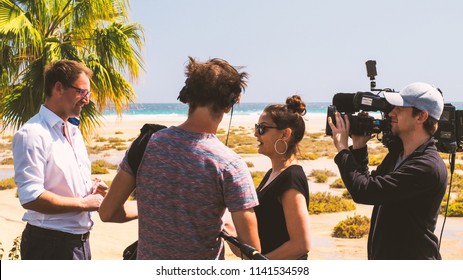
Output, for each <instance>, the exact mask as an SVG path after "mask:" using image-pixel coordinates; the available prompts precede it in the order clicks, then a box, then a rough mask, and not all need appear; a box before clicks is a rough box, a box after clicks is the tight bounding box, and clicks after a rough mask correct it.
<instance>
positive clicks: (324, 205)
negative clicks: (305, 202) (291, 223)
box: [309, 192, 355, 214]
mask: <svg viewBox="0 0 463 280" xmlns="http://www.w3.org/2000/svg"><path fill="white" fill-rule="evenodd" d="M352 210H355V204H354V202H352V201H351V200H348V199H345V198H342V197H340V196H335V195H331V194H330V193H328V192H317V193H315V194H310V203H309V214H321V213H335V212H343V211H352Z"/></svg>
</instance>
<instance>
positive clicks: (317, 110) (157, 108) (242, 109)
mask: <svg viewBox="0 0 463 280" xmlns="http://www.w3.org/2000/svg"><path fill="white" fill-rule="evenodd" d="M330 104H331V103H330V102H313V103H306V106H307V113H309V114H326V110H327V107H328V106H329V105H330ZM267 105H269V104H268V103H239V104H236V105H235V107H234V109H233V110H234V112H233V114H236V115H256V116H258V115H260V113H262V110H263V109H264V108H265V107H266V106H267ZM452 105H454V106H455V107H456V109H457V110H463V102H452ZM187 113H188V106H187V105H186V104H183V103H180V102H179V103H135V104H131V105H129V108H128V109H126V110H124V112H123V115H125V116H134V117H136V116H143V115H157V116H184V115H187ZM103 115H105V116H111V115H116V112H115V110H114V109H107V110H105V111H104V112H103Z"/></svg>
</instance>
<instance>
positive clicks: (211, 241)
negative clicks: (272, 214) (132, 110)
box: [121, 127, 258, 259]
mask: <svg viewBox="0 0 463 280" xmlns="http://www.w3.org/2000/svg"><path fill="white" fill-rule="evenodd" d="M121 168H122V169H123V170H125V171H127V172H129V173H132V172H131V170H130V167H129V165H128V163H127V157H125V158H124V160H123V162H122V163H121ZM136 180H137V188H136V191H137V203H138V219H139V221H138V224H139V231H138V232H139V243H138V252H137V258H138V259H221V258H223V252H222V251H223V250H222V247H223V245H222V241H221V239H220V238H218V235H219V233H220V231H221V230H222V227H223V223H222V219H221V217H222V215H223V213H224V211H225V208H228V209H229V211H230V212H235V211H239V210H244V209H249V208H252V207H254V206H257V205H258V199H257V195H256V192H255V188H254V184H253V181H252V178H251V175H250V173H249V171H248V168H247V166H246V163H245V162H244V160H243V159H241V158H240V157H239V156H238V155H237V154H236V153H235V152H233V151H232V150H230V149H229V148H228V147H226V146H225V145H224V144H223V143H222V142H220V140H219V139H218V138H217V137H216V136H215V135H214V134H208V133H195V132H190V131H186V130H183V129H180V128H178V127H170V128H166V129H163V130H160V131H158V132H156V133H154V134H153V135H152V137H151V139H150V141H149V142H148V145H147V147H146V151H145V154H144V156H143V159H142V161H141V163H140V167H139V169H138V173H137V179H136Z"/></svg>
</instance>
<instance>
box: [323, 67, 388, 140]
mask: <svg viewBox="0 0 463 280" xmlns="http://www.w3.org/2000/svg"><path fill="white" fill-rule="evenodd" d="M366 67H367V76H368V77H369V78H370V90H371V91H378V92H379V93H381V92H383V91H386V92H395V91H394V90H393V89H390V88H385V89H376V81H375V76H376V75H377V74H376V61H374V60H368V61H367V62H366ZM379 93H378V94H374V93H372V92H357V93H337V94H335V95H334V96H333V103H332V105H330V106H328V111H327V120H326V129H325V133H326V135H332V131H331V127H330V126H329V125H328V117H331V119H332V120H333V123H334V124H336V120H335V118H334V113H335V112H336V111H337V112H340V113H341V115H344V114H346V115H348V117H349V122H350V131H349V133H350V134H354V135H371V134H374V133H377V134H379V133H381V132H382V135H383V137H382V139H383V143H384V140H386V139H389V138H388V137H389V135H390V134H391V122H390V119H389V117H388V116H387V114H388V113H389V112H390V111H391V110H392V108H393V106H392V105H390V104H389V103H388V102H387V101H386V99H385V98H384V97H380V96H379ZM368 111H379V112H381V118H380V119H375V118H374V117H372V116H369V115H368V113H366V112H368ZM357 112H359V113H358V114H357V115H354V113H357ZM384 144H386V143H384Z"/></svg>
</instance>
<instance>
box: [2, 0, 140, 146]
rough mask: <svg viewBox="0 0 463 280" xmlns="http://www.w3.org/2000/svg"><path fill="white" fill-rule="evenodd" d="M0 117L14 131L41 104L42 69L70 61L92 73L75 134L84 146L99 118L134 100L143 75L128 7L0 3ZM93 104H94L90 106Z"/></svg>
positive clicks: (100, 2)
mask: <svg viewBox="0 0 463 280" xmlns="http://www.w3.org/2000/svg"><path fill="white" fill-rule="evenodd" d="M1 3H2V5H0V18H1V20H0V37H1V38H2V41H1V42H2V43H1V44H0V53H2V59H1V62H0V64H1V67H0V71H1V79H0V115H1V116H2V121H3V124H2V125H3V126H4V127H12V128H13V129H17V128H19V127H20V126H21V125H22V124H24V123H25V122H26V121H27V120H29V119H30V118H31V117H32V116H33V115H35V114H36V113H37V112H38V111H39V108H40V105H41V104H42V103H43V101H44V100H45V92H44V77H43V73H44V68H45V66H46V65H47V64H48V63H49V62H51V61H54V60H59V59H70V60H77V61H81V62H82V63H84V64H85V65H86V66H87V67H89V68H90V69H92V70H93V73H94V75H93V77H92V79H91V84H92V88H91V90H92V98H91V100H90V103H89V104H88V105H86V106H84V107H83V110H82V113H81V124H80V129H81V131H82V133H83V135H84V137H85V138H86V139H87V140H90V139H89V135H91V132H92V131H94V130H95V129H96V127H98V126H99V125H101V116H102V115H101V112H102V111H104V109H106V108H109V107H111V109H114V110H115V112H116V113H117V114H118V115H122V113H123V111H124V109H126V108H127V107H128V106H129V104H131V103H133V102H134V101H135V98H136V93H135V90H134V89H133V87H132V84H133V81H135V80H136V79H137V78H138V77H139V76H140V74H141V72H142V70H143V57H142V52H141V51H142V48H143V45H144V34H143V28H142V26H141V25H140V24H137V23H131V22H130V20H129V4H130V2H129V1H126V0H93V1H48V0H46V1H16V0H9V1H1ZM92 100H95V102H94V101H92Z"/></svg>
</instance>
